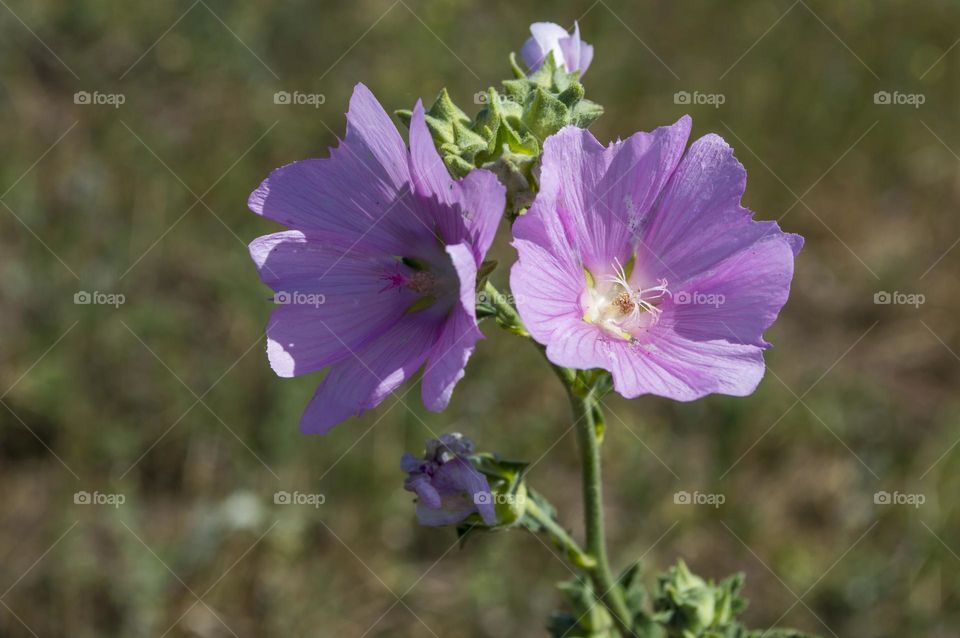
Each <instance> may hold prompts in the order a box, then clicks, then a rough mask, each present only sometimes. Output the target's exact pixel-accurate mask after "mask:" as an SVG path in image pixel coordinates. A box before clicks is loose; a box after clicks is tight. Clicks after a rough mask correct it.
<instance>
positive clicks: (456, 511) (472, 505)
mask: <svg viewBox="0 0 960 638" xmlns="http://www.w3.org/2000/svg"><path fill="white" fill-rule="evenodd" d="M432 484H433V487H434V488H435V489H436V490H437V493H438V494H439V495H440V499H441V505H440V507H439V508H431V507H429V506H426V505H427V504H426V503H422V502H421V503H418V504H417V520H418V521H419V522H420V523H421V524H422V525H454V524H456V523H459V522H460V521H462V520H463V519H465V518H466V517H468V516H469V515H470V514H473V513H474V512H479V513H480V516H481V517H482V518H483V522H484V523H486V524H487V525H494V524H496V522H497V514H496V511H495V509H494V505H493V499H492V498H490V484H489V482H488V481H487V479H486V477H485V476H484V475H483V474H481V473H480V472H479V471H478V470H477V469H476V468H474V467H473V466H472V465H471V464H470V462H469V461H466V460H465V459H461V458H456V459H453V460H451V461H448V462H447V463H444V464H443V465H441V466H440V468H439V469H438V470H437V472H436V473H435V474H434V475H433V481H432ZM478 494H481V495H485V497H484V498H479V499H478V498H476V497H477V495H478ZM478 501H479V502H478ZM421 505H423V507H421Z"/></svg>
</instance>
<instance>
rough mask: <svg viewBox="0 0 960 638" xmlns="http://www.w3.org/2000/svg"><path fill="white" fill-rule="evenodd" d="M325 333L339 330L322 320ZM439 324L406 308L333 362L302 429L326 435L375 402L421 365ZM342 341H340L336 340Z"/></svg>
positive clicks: (331, 336) (308, 410) (331, 335)
mask: <svg viewBox="0 0 960 638" xmlns="http://www.w3.org/2000/svg"><path fill="white" fill-rule="evenodd" d="M321 327H323V328H324V329H325V330H326V331H327V334H328V336H329V338H331V339H334V340H336V341H341V339H340V338H339V336H338V335H336V334H335V333H334V332H333V331H332V330H329V329H328V327H327V326H326V324H324V323H321ZM439 329H440V324H439V322H437V321H431V320H428V318H427V317H425V316H424V315H423V313H410V314H407V315H404V317H403V318H402V319H401V320H400V321H399V322H397V324H396V325H395V326H394V327H393V328H391V329H390V330H389V331H387V332H385V333H383V334H382V335H381V336H380V337H379V338H377V339H376V340H374V341H373V342H372V343H370V344H369V345H367V346H366V347H365V348H363V349H362V350H359V351H356V352H354V353H351V354H352V356H350V357H349V358H347V359H344V360H343V361H341V362H339V363H337V364H335V365H333V366H332V367H331V368H330V370H329V371H328V372H327V376H326V377H324V379H323V381H322V382H321V383H320V387H318V388H317V391H316V394H314V396H313V399H311V400H310V404H309V405H308V406H307V409H306V412H304V414H303V417H302V419H301V420H300V430H301V431H302V432H304V433H305V434H325V433H326V432H328V431H329V430H330V428H332V427H333V426H335V425H337V424H338V423H340V422H341V421H343V420H345V419H347V418H349V417H351V416H355V415H358V414H360V413H361V412H363V411H365V410H369V409H370V408H373V407H376V406H377V405H379V404H380V402H381V401H383V400H384V399H385V398H386V397H387V395H388V394H390V393H391V392H393V391H394V390H396V389H397V387H399V386H400V384H402V383H403V382H404V381H405V380H407V379H409V378H410V377H411V376H412V375H413V374H414V373H415V372H416V371H417V370H418V369H419V368H420V366H421V365H423V362H424V360H426V358H427V355H428V354H429V353H430V349H431V347H432V346H433V343H434V341H435V340H436V338H437V334H438V332H439ZM341 345H342V344H341Z"/></svg>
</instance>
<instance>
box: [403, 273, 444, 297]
mask: <svg viewBox="0 0 960 638" xmlns="http://www.w3.org/2000/svg"><path fill="white" fill-rule="evenodd" d="M405 285H406V286H407V288H409V289H410V290H412V291H413V292H415V293H417V294H418V295H429V294H430V293H431V292H433V288H434V286H436V285H437V278H436V276H435V275H434V274H433V273H432V272H430V271H427V270H420V271H418V272H415V273H413V276H412V277H410V278H409V279H407V281H406V282H405Z"/></svg>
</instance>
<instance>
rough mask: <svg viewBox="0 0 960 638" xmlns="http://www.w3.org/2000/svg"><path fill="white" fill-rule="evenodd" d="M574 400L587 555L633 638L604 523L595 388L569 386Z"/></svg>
mask: <svg viewBox="0 0 960 638" xmlns="http://www.w3.org/2000/svg"><path fill="white" fill-rule="evenodd" d="M568 391H569V394H570V401H571V403H572V404H573V411H574V418H575V419H576V424H575V425H576V428H577V440H578V442H579V446H580V463H581V466H582V468H581V471H582V472H583V519H584V520H583V522H584V527H585V529H586V533H587V547H586V549H587V553H589V554H590V555H591V556H592V557H593V558H594V559H595V560H596V565H594V567H593V568H592V569H590V570H589V571H590V577H591V579H592V580H593V584H594V587H595V588H596V594H597V598H598V599H599V600H600V601H601V602H602V603H603V604H604V605H605V606H606V607H607V609H608V610H609V611H610V613H611V615H613V618H614V620H616V621H617V624H618V625H619V627H620V630H621V631H622V632H624V633H625V635H632V634H633V631H632V629H631V619H630V611H629V610H628V609H627V605H626V602H625V601H624V599H623V592H622V591H621V590H620V588H619V587H618V586H617V585H616V581H615V580H614V578H613V574H612V572H611V571H610V563H609V561H608V559H607V543H606V536H605V534H604V524H603V481H602V478H601V471H600V440H599V438H598V436H597V429H596V423H595V421H594V410H595V409H596V405H595V401H596V397H595V395H594V389H593V388H590V389H589V390H587V392H586V394H583V395H580V394H578V393H576V392H575V391H574V389H573V388H571V387H569V386H568Z"/></svg>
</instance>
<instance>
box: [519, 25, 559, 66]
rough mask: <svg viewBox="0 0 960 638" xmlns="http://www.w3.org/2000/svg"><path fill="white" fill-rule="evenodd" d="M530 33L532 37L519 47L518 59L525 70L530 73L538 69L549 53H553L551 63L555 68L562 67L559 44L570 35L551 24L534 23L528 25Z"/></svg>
mask: <svg viewBox="0 0 960 638" xmlns="http://www.w3.org/2000/svg"><path fill="white" fill-rule="evenodd" d="M530 33H531V34H532V37H530V38H529V39H528V40H527V41H526V42H524V43H523V46H522V47H520V58H521V59H522V60H523V61H524V63H525V64H526V65H527V68H528V69H530V71H536V70H537V69H539V68H540V67H541V66H543V63H544V62H545V61H546V59H547V55H548V54H549V53H550V52H553V61H554V62H556V64H557V66H563V64H564V60H563V51H562V50H561V49H560V45H559V42H560V39H561V38H566V37H568V36H569V35H570V34H568V33H567V30H566V29H564V28H563V27H561V26H560V25H559V24H555V23H553V22H534V23H533V24H531V25H530Z"/></svg>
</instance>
